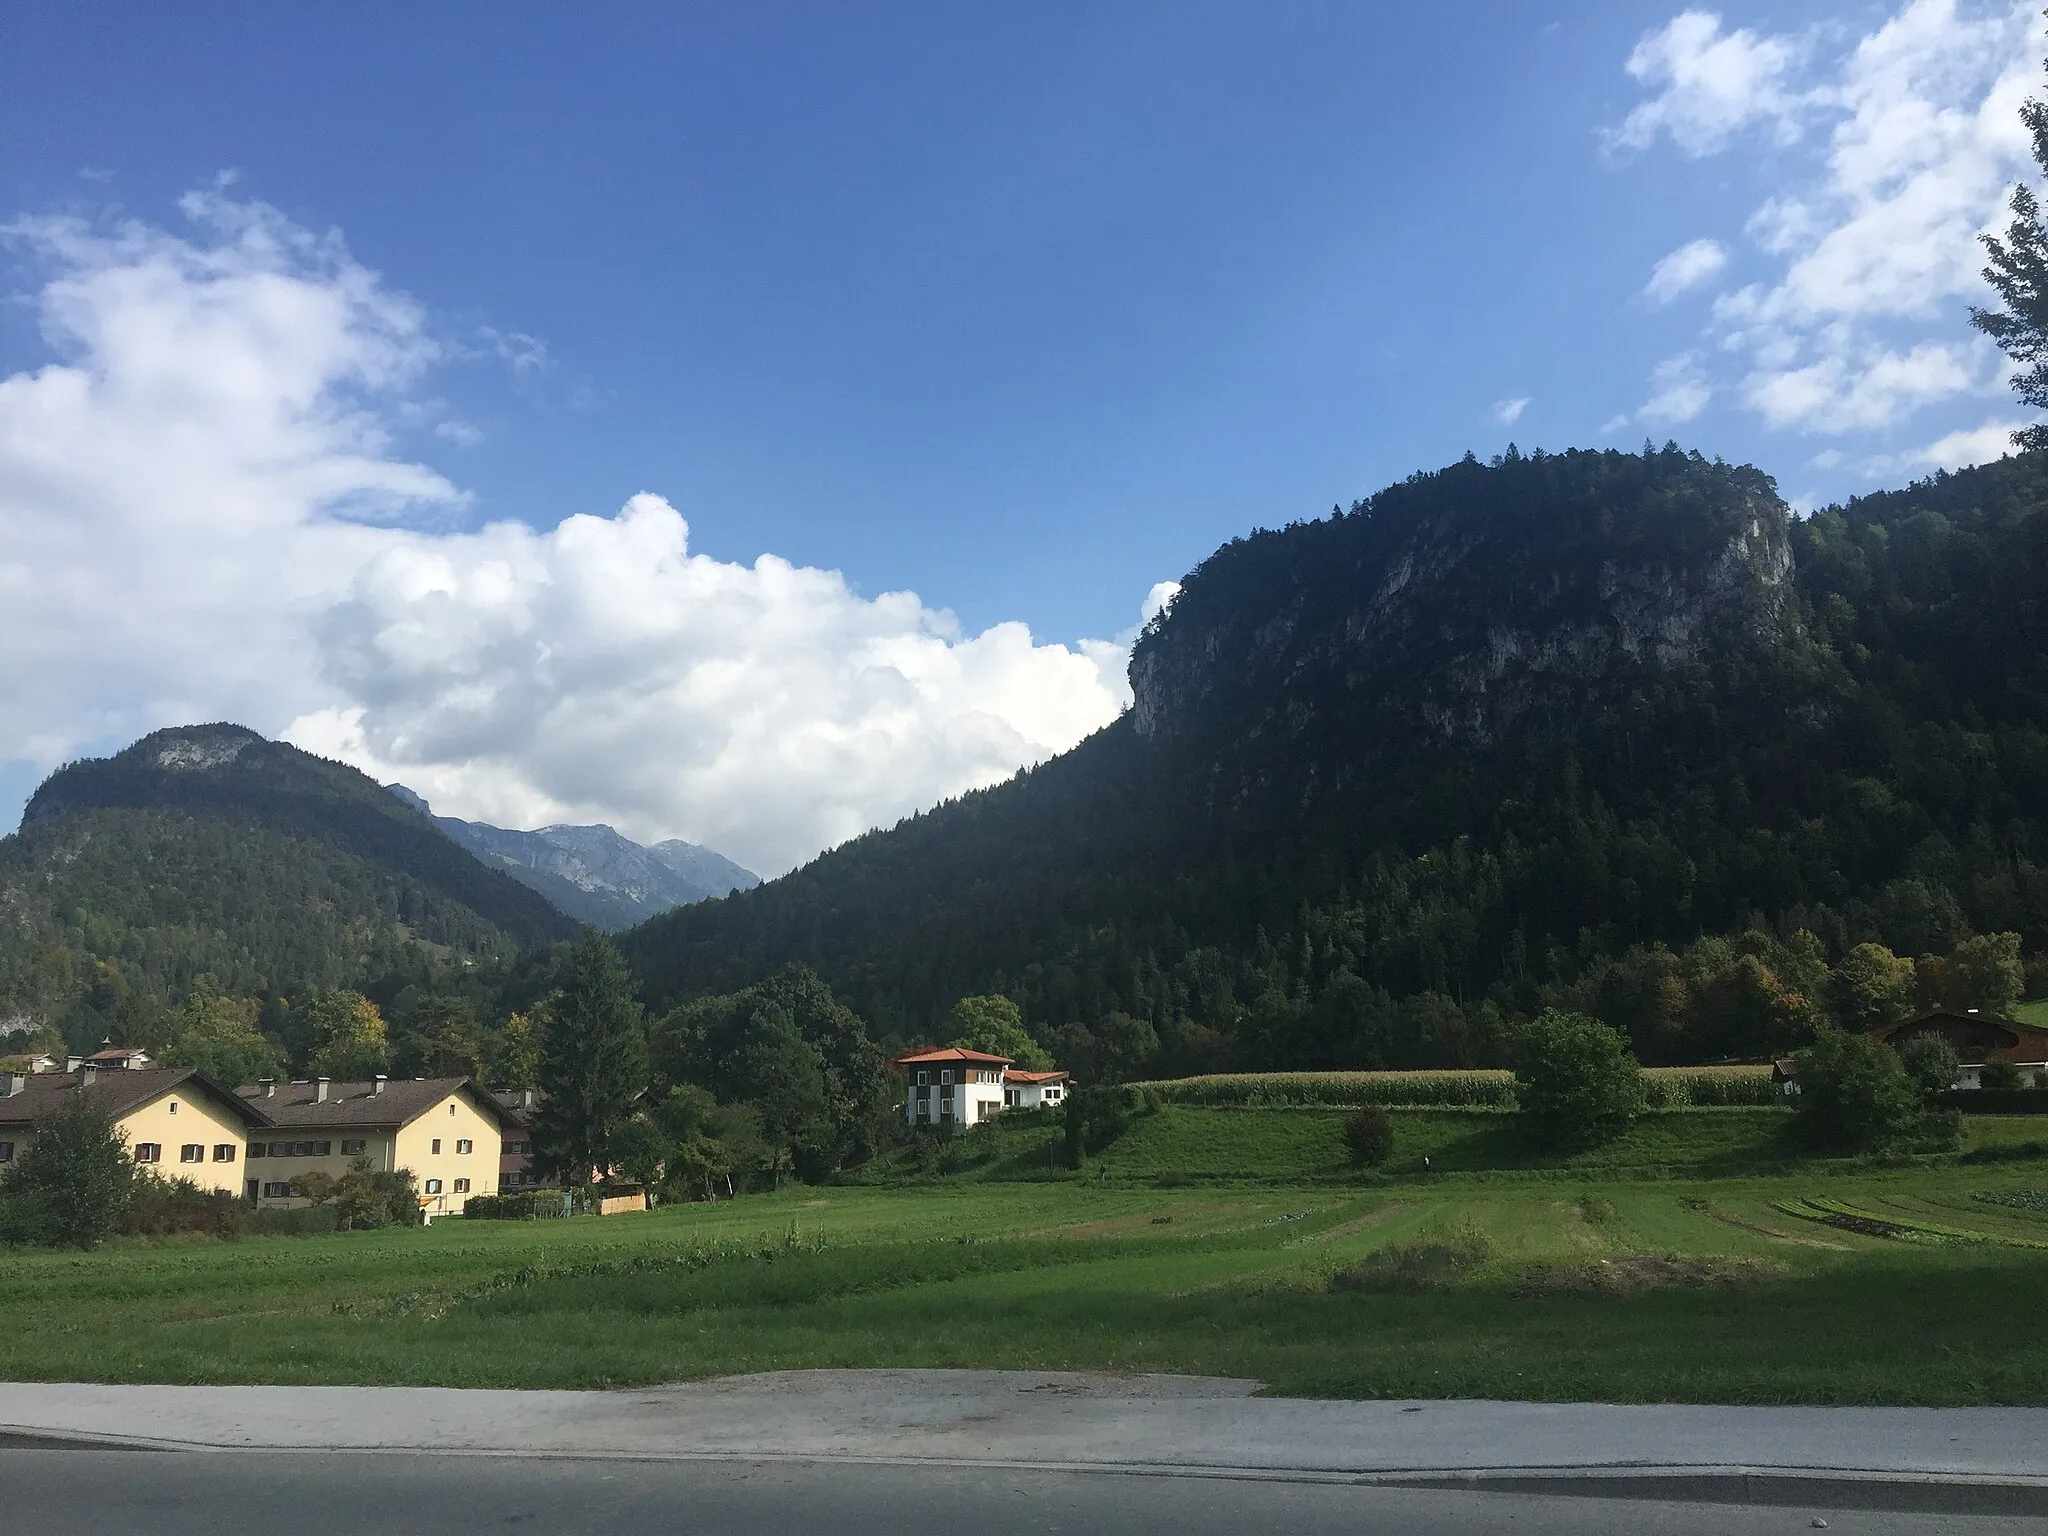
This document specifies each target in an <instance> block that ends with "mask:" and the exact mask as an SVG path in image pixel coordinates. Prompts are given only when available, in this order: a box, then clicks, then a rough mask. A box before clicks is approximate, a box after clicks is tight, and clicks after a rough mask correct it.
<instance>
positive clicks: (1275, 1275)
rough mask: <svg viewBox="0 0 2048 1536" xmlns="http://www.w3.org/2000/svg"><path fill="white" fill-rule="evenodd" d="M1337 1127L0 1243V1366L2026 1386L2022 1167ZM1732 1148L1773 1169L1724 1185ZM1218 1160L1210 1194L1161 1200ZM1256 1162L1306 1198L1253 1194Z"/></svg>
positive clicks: (2028, 1222) (1973, 1127)
mask: <svg viewBox="0 0 2048 1536" xmlns="http://www.w3.org/2000/svg"><path fill="white" fill-rule="evenodd" d="M1340 1123H1341V1115H1332V1114H1324V1113H1321V1112H1316V1111H1280V1110H1273V1111H1245V1112H1230V1111H1201V1110H1168V1111H1162V1112H1161V1113H1160V1114H1158V1115H1155V1116H1151V1117H1148V1118H1146V1119H1144V1120H1142V1121H1140V1122H1138V1124H1137V1125H1136V1126H1134V1127H1133V1129H1132V1131H1131V1132H1130V1133H1128V1134H1127V1135H1126V1136H1125V1138H1124V1139H1123V1140H1122V1141H1121V1142H1119V1143H1118V1144H1117V1146H1116V1147H1114V1148H1112V1149H1111V1151H1110V1153H1109V1155H1108V1156H1107V1157H1105V1158H1104V1159H1103V1160H1102V1161H1103V1164H1104V1165H1106V1166H1107V1168H1108V1170H1109V1172H1108V1175H1107V1178H1106V1179H1103V1180H1098V1179H1096V1178H1094V1177H1089V1178H1087V1179H1077V1178H1074V1177H1072V1176H1069V1177H1067V1178H1064V1179H1053V1180H1044V1179H1041V1180H1039V1181H1036V1182H1033V1181H1029V1180H1020V1179H1016V1178H1011V1179H1002V1178H991V1177H977V1176H974V1175H968V1176H955V1177H952V1178H944V1179H934V1180H929V1181H926V1182H924V1183H922V1184H904V1185H902V1186H901V1187H842V1188H827V1189H793V1190H788V1191H784V1192H783V1193H780V1194H776V1195H762V1196H754V1197H747V1198H743V1199H741V1200H738V1201H733V1202H727V1203H721V1204H718V1205H714V1206H680V1207H672V1208H668V1209H664V1210H661V1211H656V1212H653V1213H650V1214H646V1215H639V1216H619V1217H610V1218H594V1217H593V1218H579V1219H575V1220H569V1221H548V1222H528V1223H497V1222H473V1223H472V1222H463V1221H454V1220H451V1221H444V1222H442V1223H440V1224H439V1225H437V1226H435V1227H433V1228H431V1229H426V1230H406V1231H385V1232H372V1233H358V1234H335V1235H331V1236H325V1237H312V1238H262V1239H245V1240H243V1241H240V1242H235V1243H221V1242H214V1241H200V1240H192V1241H161V1242H154V1243H152V1242H142V1241H133V1242H124V1243H121V1244H117V1245H113V1246H110V1247H108V1248H106V1249H103V1250H101V1251H99V1252H96V1253H90V1254H78V1253H47V1252H40V1251H27V1250H20V1249H15V1250H7V1251H5V1252H0V1294H4V1295H5V1296H6V1297H7V1309H6V1326H5V1328H4V1330H0V1377H5V1378H9V1379H15V1380H55V1379H73V1380H105V1381H169V1382H357V1383H372V1382H387V1383H402V1384H421V1385H425V1384H436V1385H452V1386H510V1387H591V1386H627V1385H637V1384H645V1383H653V1382H661V1381H673V1380H679V1379H686V1378H692V1377H700V1376H707V1375H716V1374H722V1373H727V1372H735V1371H753V1370H770V1369H781V1368H790V1367H800V1366H864V1365H896V1366H905V1365H912V1366H915V1365H922V1366H1010V1367H1020V1368H1031V1369H1053V1368H1101V1369H1111V1370H1174V1371H1194V1372H1203V1373H1219V1374H1226V1375H1236V1376H1248V1377H1253V1378H1256V1379H1258V1380H1260V1381H1262V1382H1264V1383H1266V1384H1267V1386H1268V1388H1269V1389H1271V1390H1273V1391H1277V1392H1285V1393H1294V1394H1304V1393H1305V1394H1311V1395H1330V1396H1490V1397H1513V1398H1537V1399H1552V1400H1562V1399H1588V1398H1590V1399H1604V1400H1613V1401H1725V1402H1865V1403H1880V1402H1889V1403H2041V1402H2048V1344H2044V1343H2042V1342H2040V1341H2039V1340H2038V1339H2037V1338H2036V1336H2035V1335H2034V1334H2033V1333H2032V1330H2030V1329H2027V1328H2025V1327H2024V1326H2014V1325H2013V1323H2012V1319H2014V1318H2024V1317H2027V1316H2030V1315H2031V1313H2032V1307H2033V1305H2034V1304H2035V1302H2036V1300H2037V1298H2038V1296H2039V1294H2040V1292H2041V1289H2042V1285H2043V1281H2044V1280H2048V1210H2044V1209H2042V1208H2048V1194H2042V1195H2040V1196H2039V1197H2038V1198H2036V1197H2032V1196H2029V1195H2027V1194H2025V1193H2024V1192H2025V1191H2029V1190H2037V1191H2038V1190H2048V1160H2041V1159H2036V1158H2031V1157H2020V1158H2018V1159H2016V1160H2014V1161H2011V1162H2006V1163H1958V1162H1956V1161H1955V1160H1953V1159H1948V1160H1936V1161H1933V1162H1922V1163H1915V1164H1910V1165H1905V1166H1899V1167H1890V1168H1886V1167H1871V1166H1854V1165H1817V1164H1812V1165H1801V1164H1783V1163H1777V1162H1774V1161H1770V1160H1771V1159H1775V1158H1776V1157H1777V1156H1778V1155H1779V1153H1780V1151H1781V1150H1782V1148H1783V1142H1782V1140H1781V1138H1782V1134H1783V1128H1782V1118H1773V1114H1772V1112H1768V1111H1745V1110H1700V1111H1691V1112H1687V1113H1685V1114H1683V1115H1672V1116H1662V1117H1652V1118H1651V1119H1650V1120H1649V1121H1646V1122H1645V1123H1644V1125H1643V1126H1640V1127H1638V1129H1637V1130H1636V1131H1635V1132H1632V1133H1631V1141H1630V1143H1629V1145H1628V1146H1627V1147H1621V1148H1620V1152H1619V1153H1617V1151H1616V1148H1610V1149H1608V1150H1607V1152H1606V1153H1603V1154H1602V1156H1604V1157H1610V1158H1611V1157H1614V1156H1617V1155H1620V1156H1624V1157H1625V1158H1627V1159H1630V1160H1633V1162H1634V1163H1638V1164H1640V1165H1641V1166H1642V1167H1643V1168H1644V1169H1648V1170H1650V1171H1652V1172H1654V1173H1656V1175H1657V1176H1654V1177H1642V1176H1639V1174H1630V1173H1625V1172H1623V1171H1621V1168H1620V1165H1619V1164H1615V1163H1612V1162H1610V1163H1607V1164H1601V1163H1600V1162H1598V1161H1597V1160H1593V1161H1587V1160H1581V1161H1580V1162H1579V1163H1578V1164H1577V1165H1576V1166H1569V1167H1564V1168H1541V1167H1528V1166H1526V1165H1527V1164H1530V1163H1533V1162H1537V1161H1540V1160H1537V1159H1532V1158H1529V1157H1527V1156H1526V1155H1524V1156H1523V1157H1522V1163H1523V1164H1524V1165H1525V1166H1523V1167H1521V1168H1517V1167H1515V1166H1506V1167H1503V1166H1500V1164H1499V1163H1495V1164H1494V1165H1492V1166H1491V1167H1490V1168H1489V1169H1488V1170H1487V1171H1483V1172H1481V1171H1473V1172H1460V1171H1457V1170H1456V1169H1455V1168H1452V1169H1451V1171H1443V1170H1444V1169H1446V1168H1447V1167H1449V1166H1450V1165H1451V1164H1452V1163H1455V1162H1456V1161H1457V1160H1458V1159H1460V1158H1462V1157H1466V1156H1467V1155H1468V1154H1470V1155H1471V1156H1472V1157H1473V1158H1474V1159H1475V1160H1479V1161H1483V1159H1482V1158H1480V1156H1479V1154H1478V1153H1476V1152H1473V1151H1472V1149H1473V1148H1475V1147H1479V1148H1483V1147H1485V1146H1487V1145H1489V1144H1490V1145H1492V1146H1493V1148H1494V1150H1495V1151H1496V1152H1501V1151H1503V1149H1507V1150H1512V1149H1511V1148H1508V1144H1507V1143H1503V1142H1500V1141H1498V1140H1494V1141H1492V1142H1490V1143H1489V1140H1488V1139H1489V1138H1498V1137H1500V1136H1501V1135H1503V1134H1506V1131H1507V1126H1506V1122H1505V1121H1504V1120H1503V1119H1502V1118H1501V1117H1497V1116H1495V1117H1489V1116H1483V1115H1472V1114H1466V1115H1459V1114H1456V1113H1451V1112H1417V1113H1416V1114H1414V1115H1412V1116H1404V1117H1401V1119H1400V1121H1399V1122H1398V1123H1399V1126H1400V1130H1399V1132H1398V1133H1397V1134H1399V1135H1400V1136H1401V1137H1402V1151H1401V1154H1400V1155H1401V1156H1402V1157H1403V1158H1411V1157H1413V1156H1415V1155H1417V1154H1416V1153H1415V1151H1414V1149H1415V1148H1417V1147H1421V1146H1425V1145H1428V1146H1434V1147H1437V1148H1440V1149H1441V1150H1440V1151H1438V1152H1433V1153H1431V1156H1432V1159H1433V1160H1435V1161H1437V1162H1438V1170H1439V1171H1437V1172H1436V1173H1434V1174H1432V1175H1431V1176H1429V1177H1426V1178H1425V1177H1422V1176H1420V1175H1417V1174H1413V1173H1408V1172H1402V1171H1399V1170H1397V1171H1395V1172H1393V1173H1391V1174H1382V1175H1378V1176H1375V1180H1376V1181H1374V1182H1360V1181H1359V1180H1358V1178H1357V1177H1356V1176H1355V1175H1354V1176H1351V1182H1349V1183H1345V1182H1341V1180H1343V1179H1344V1178H1345V1176H1346V1175H1345V1170H1344V1169H1343V1168H1342V1167H1340V1166H1339V1165H1338V1164H1337V1163H1336V1161H1335V1154H1334V1153H1332V1152H1331V1151H1330V1144H1331V1142H1332V1140H1333V1139H1334V1138H1335V1137H1336V1134H1337V1132H1336V1127H1337V1125H1338V1124H1340ZM1033 1134H1037V1133H1033ZM1970 1134H1971V1136H1972V1137H1973V1138H1974V1139H1975V1144H1977V1145H1980V1146H1986V1145H1990V1144H1992V1141H1993V1140H1995V1141H1997V1142H2000V1143H2004V1144H2017V1143H2022V1142H2026V1141H2048V1125H2044V1124H2042V1123H2041V1122H2039V1121H2031V1122H2030V1121H2026V1120H2021V1119H2019V1118H2017V1117H2003V1118H2000V1119H1997V1120H1992V1119H1986V1120H1982V1121H1975V1120H1973V1121H1972V1122H1971V1123H1970ZM1338 1145H1341V1143H1338ZM1617 1146H1618V1147H1619V1146H1620V1144H1617ZM1460 1148H1463V1149H1465V1151H1462V1152H1461V1151H1460V1150H1459V1149H1460ZM1027 1150H1028V1149H1017V1148H1012V1149H1008V1150H1006V1151H1005V1152H1004V1154H1003V1157H1004V1159H1015V1158H1017V1157H1020V1156H1024V1155H1025V1153H1026V1151H1027ZM1745 1157H1752V1158H1760V1159H1763V1160H1764V1161H1765V1162H1766V1163H1767V1164H1768V1166H1770V1167H1772V1168H1773V1169H1774V1170H1777V1171H1774V1172H1773V1173H1771V1174H1770V1175H1768V1176H1759V1175H1757V1174H1754V1173H1739V1172H1734V1171H1732V1170H1734V1169H1735V1168H1736V1167H1737V1166H1738V1164H1739V1163H1740V1162H1741V1160H1742V1159H1743V1158H1745ZM1226 1168H1227V1169H1231V1170H1234V1172H1233V1177H1234V1178H1235V1179H1236V1181H1237V1182H1234V1183H1232V1182H1225V1181H1223V1179H1222V1178H1221V1177H1220V1176H1218V1177H1215V1178H1213V1179H1211V1180H1210V1181H1209V1182H1204V1183H1198V1184H1195V1185H1183V1186H1179V1187H1176V1186H1175V1185H1174V1183H1173V1180H1174V1179H1177V1178H1190V1177H1193V1176H1195V1175H1196V1174H1198V1173H1199V1172H1200V1171H1201V1170H1202V1169H1209V1170H1212V1171H1213V1170H1217V1169H1226ZM1683 1168H1691V1169H1694V1170H1699V1169H1702V1168H1704V1169H1706V1170H1708V1172H1706V1173H1700V1172H1697V1171H1695V1172H1694V1173H1692V1174H1690V1175H1688V1174H1684V1173H1674V1172H1673V1171H1672V1170H1674V1169H1683ZM1261 1169H1278V1170H1283V1178H1285V1179H1295V1180H1304V1181H1306V1182H1298V1183H1289V1182H1284V1181H1282V1180H1281V1179H1275V1180H1272V1181H1269V1182H1267V1183H1264V1184H1261V1183H1258V1182H1255V1181H1256V1179H1257V1178H1258V1176H1259V1172H1260V1170H1261ZM1716 1169H1726V1170H1730V1171H1726V1172H1723V1173H1722V1174H1721V1175H1720V1176H1712V1175H1713V1171H1714V1170H1716ZM2015 1191H2018V1192H2021V1193H2020V1194H2019V1197H2018V1199H2017V1200H2016V1201H2014V1202H2008V1203H1991V1202H1987V1201H1984V1200H1980V1199H1977V1198H1976V1196H1977V1195H1979V1194H1981V1193H1986V1192H1989V1193H2010V1192H2015ZM1474 1234H1476V1235H1477V1236H1478V1237H1479V1238H1480V1239H1482V1240H1483V1248H1484V1251H1483V1252H1479V1250H1478V1249H1476V1248H1474V1247H1473V1245H1472V1243H1471V1241H1470V1239H1471V1238H1472V1236H1473V1235H1474ZM1447 1246H1448V1247H1460V1251H1468V1252H1479V1256H1478V1258H1477V1259H1476V1261H1475V1262H1474V1263H1473V1264H1472V1265H1471V1266H1470V1267H1468V1268H1466V1269H1464V1270H1462V1271H1458V1272H1456V1273H1452V1274H1449V1275H1447V1276H1444V1277H1442V1278H1441V1280H1440V1283H1436V1284H1433V1285H1429V1286H1426V1287H1425V1288H1421V1289H1416V1290H1412V1291H1405V1290H1399V1289H1394V1290H1388V1289H1370V1288H1368V1289H1346V1288H1342V1287H1339V1286H1336V1285H1333V1283H1332V1277H1333V1276H1336V1275H1339V1274H1340V1273H1346V1272H1350V1271H1352V1270H1353V1269H1354V1267H1355V1266H1358V1265H1360V1264H1361V1263H1362V1262H1364V1261H1367V1260H1368V1259H1369V1257H1370V1256H1371V1255H1373V1254H1375V1253H1379V1254H1381V1255H1382V1262H1383V1261H1384V1260H1385V1256H1386V1255H1389V1254H1395V1255H1398V1254H1404V1253H1409V1252H1414V1251H1419V1250H1422V1249H1443V1248H1445V1247H1447Z"/></svg>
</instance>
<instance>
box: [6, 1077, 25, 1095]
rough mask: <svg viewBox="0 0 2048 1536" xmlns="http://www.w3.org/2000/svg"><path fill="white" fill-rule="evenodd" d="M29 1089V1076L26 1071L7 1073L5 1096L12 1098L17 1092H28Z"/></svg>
mask: <svg viewBox="0 0 2048 1536" xmlns="http://www.w3.org/2000/svg"><path fill="white" fill-rule="evenodd" d="M27 1091H28V1077H27V1075H26V1074H25V1073H21V1072H10V1073H8V1074H7V1092H6V1095H5V1097H7V1098H10V1099H11V1098H13V1097H14V1096H15V1095H16V1094H17V1093H26V1092H27Z"/></svg>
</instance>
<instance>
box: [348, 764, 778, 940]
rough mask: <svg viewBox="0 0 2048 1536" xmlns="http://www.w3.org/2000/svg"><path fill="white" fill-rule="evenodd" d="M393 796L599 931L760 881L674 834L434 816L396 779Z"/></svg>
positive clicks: (627, 925) (612, 930)
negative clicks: (640, 837) (642, 840)
mask: <svg viewBox="0 0 2048 1536" xmlns="http://www.w3.org/2000/svg"><path fill="white" fill-rule="evenodd" d="M386 787H387V788H388V789H389V790H390V791H391V793H392V794H393V795H395V796H396V797H397V798H398V799H399V801H400V802H402V803H403V804H406V805H409V806H411V807H412V808H413V809H414V810H416V811H418V812H420V814H421V815H423V816H426V817H428V818H430V819H431V820H432V821H433V823H434V825H435V826H437V827H439V828H440V829H441V830H442V831H443V832H445V833H447V834H448V835H449V836H450V837H452V838H454V839H455V841H456V842H458V843H460V844H462V846H463V847H465V848H467V849H468V850H469V851H470V852H471V853H473V854H475V855H476V856H477V858H479V859H480V860H482V861H483V862H484V863H485V864H487V865H489V866H490V867H491V868H493V869H502V870H503V871H504V872H505V873H506V874H508V875H510V876H511V877H512V878H513V879H514V880H517V881H518V882H519V883H520V884H521V885H525V886H530V887H531V888H532V889H534V890H536V891H538V892H540V894H541V895H543V896H545V897H546V898H547V899H548V901H549V902H550V903H551V904H552V905H553V906H554V907H556V908H557V909H558V910H560V911H562V912H565V913H567V914H568V915H569V916H571V917H573V918H575V919H576V920H577V921H578V922H582V923H588V924H590V925H591V927H593V928H596V929H598V930H599V931H601V932H604V933H616V932H618V931H619V930H620V929H621V928H630V927H631V926H632V925H633V924H635V923H639V922H644V921H646V920H647V919H648V918H650V917H652V916H654V915H655V914H656V913H658V912H666V911H667V910H668V909H669V908H670V907H678V906H682V905H684V904H686V903H688V902H692V901H703V900H705V899H706V898H708V897H713V896H725V895H728V894H730V893H731V892H733V891H744V890H750V889H751V888H753V887H754V886H757V885H759V884H760V883H761V877H760V876H759V875H757V874H755V873H754V872H753V871H752V870H749V869H742V868H740V866H739V865H737V864H735V863H733V861H732V860H731V859H728V858H726V857H725V856H724V855H723V854H721V853H718V852H715V851H714V850H712V849H710V848H705V847H701V846H699V845H698V844H696V843H686V842H684V841H682V840H681V839H680V838H670V839H668V840H667V841H666V842H660V843H656V844H655V845H654V846H653V847H651V848H649V847H643V846H642V845H641V844H639V843H636V842H634V841H633V840H632V839H631V838H629V837H624V836H621V835H620V834H619V833H617V832H615V831H613V830H612V829H611V828H610V827H605V826H596V827H566V826H557V827H542V828H540V829H539V830H537V831H533V832H520V831H513V830H511V829H508V828H505V827H494V826H492V825H490V824H489V823H488V822H482V821H463V820H461V819H460V818H458V817H455V816H436V815H434V811H433V807H432V806H430V805H428V804H427V802H426V801H425V800H424V799H422V798H421V797H420V796H419V795H417V794H415V793H414V792H413V791H412V790H410V789H407V788H406V787H405V786H404V785H403V784H391V785H387V786H386Z"/></svg>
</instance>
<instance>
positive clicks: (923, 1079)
mask: <svg viewBox="0 0 2048 1536" xmlns="http://www.w3.org/2000/svg"><path fill="white" fill-rule="evenodd" d="M931 1080H932V1075H931V1073H929V1072H920V1073H918V1074H917V1086H918V1087H920V1088H923V1087H925V1086H926V1085H927V1084H929V1083H930V1082H931Z"/></svg>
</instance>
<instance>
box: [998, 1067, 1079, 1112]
mask: <svg viewBox="0 0 2048 1536" xmlns="http://www.w3.org/2000/svg"><path fill="white" fill-rule="evenodd" d="M1071 1086H1072V1084H1071V1081H1070V1080H1069V1078H1068V1077H1067V1074H1066V1073H1064V1072H1026V1071H1024V1070H1023V1069H1022V1068H1020V1067H1011V1068H1009V1069H1008V1070H1007V1071H1005V1072H1004V1073H1003V1107H1004V1108H1005V1109H1049V1108H1051V1107H1052V1106H1053V1105H1055V1104H1058V1103H1060V1102H1061V1101H1062V1100H1064V1099H1065V1098H1066V1096H1067V1089H1068V1088H1069V1087H1071Z"/></svg>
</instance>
